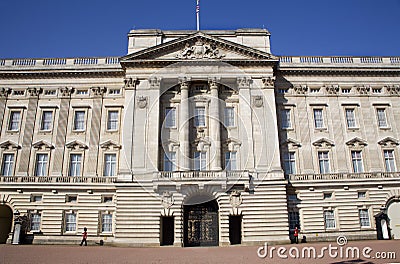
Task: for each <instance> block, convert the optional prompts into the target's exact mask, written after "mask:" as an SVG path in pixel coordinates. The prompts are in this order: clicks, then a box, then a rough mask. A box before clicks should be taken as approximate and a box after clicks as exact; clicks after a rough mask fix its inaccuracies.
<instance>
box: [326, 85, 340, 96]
mask: <svg viewBox="0 0 400 264" xmlns="http://www.w3.org/2000/svg"><path fill="white" fill-rule="evenodd" d="M325 90H326V92H327V93H328V94H338V93H339V91H340V87H339V85H328V86H325Z"/></svg>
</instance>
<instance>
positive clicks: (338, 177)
mask: <svg viewBox="0 0 400 264" xmlns="http://www.w3.org/2000/svg"><path fill="white" fill-rule="evenodd" d="M394 178H400V172H365V173H329V174H291V175H289V181H290V182H292V183H304V182H311V181H343V180H349V181H351V180H370V179H377V180H380V179H394Z"/></svg>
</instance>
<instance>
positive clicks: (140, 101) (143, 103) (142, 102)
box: [137, 96, 148, 109]
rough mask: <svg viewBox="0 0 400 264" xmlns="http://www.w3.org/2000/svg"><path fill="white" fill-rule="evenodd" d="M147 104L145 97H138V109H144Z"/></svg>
mask: <svg viewBox="0 0 400 264" xmlns="http://www.w3.org/2000/svg"><path fill="white" fill-rule="evenodd" d="M147 103H148V98H147V97H146V96H139V97H138V98H137V104H138V106H139V108H140V109H144V108H146V106H147Z"/></svg>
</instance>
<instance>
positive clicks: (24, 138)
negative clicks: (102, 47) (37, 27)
mask: <svg viewBox="0 0 400 264" xmlns="http://www.w3.org/2000/svg"><path fill="white" fill-rule="evenodd" d="M269 37H270V34H269V32H268V31H267V30H261V29H242V30H235V31H233V30H232V31H200V32H197V31H160V30H132V31H131V32H130V33H129V34H128V54H127V55H126V56H124V57H118V58H116V57H107V58H76V59H63V58H60V59H14V60H2V59H0V116H2V119H1V120H2V123H1V125H0V129H1V131H0V154H1V174H2V176H1V177H0V214H1V215H0V216H1V221H4V223H7V225H4V226H6V227H4V228H2V230H0V235H1V236H0V240H2V241H0V242H5V240H6V239H7V238H8V239H9V241H11V238H12V236H13V232H12V231H13V230H14V229H13V228H14V226H15V225H16V224H15V223H17V222H18V221H19V222H22V225H23V227H24V228H25V229H26V232H27V237H29V238H30V239H31V240H32V241H33V243H53V244H54V243H76V242H77V241H78V240H79V237H80V233H81V232H82V230H83V227H87V228H88V233H89V238H90V239H91V240H92V241H100V240H103V241H104V242H105V243H109V244H123V245H132V246H157V245H175V246H202V245H230V244H247V245H250V244H259V243H263V242H265V241H268V242H275V243H282V242H288V241H289V239H290V233H291V231H292V229H293V228H294V226H295V225H298V226H299V227H300V230H301V234H302V235H306V236H307V239H310V240H312V239H321V237H322V238H323V239H334V238H336V236H337V235H338V234H345V235H347V236H350V237H352V238H356V239H360V238H372V237H376V236H377V233H379V234H381V235H382V228H381V227H380V225H381V224H382V223H383V224H385V223H384V222H382V223H381V218H382V219H386V220H388V221H387V222H386V224H388V225H389V226H390V227H391V228H392V230H391V234H393V235H394V237H395V238H399V236H400V235H399V233H398V232H399V230H398V228H397V229H396V224H397V225H398V223H399V222H398V221H399V219H398V217H399V216H398V210H397V208H398V204H399V202H398V200H399V195H400V189H399V186H400V184H399V178H400V175H399V173H398V172H397V166H400V160H399V153H398V145H399V139H400V131H399V128H397V122H398V121H397V120H400V116H398V115H399V114H398V113H399V108H400V103H399V102H400V101H399V94H400V90H399V85H400V75H399V72H400V59H399V58H397V57H392V58H382V57H376V58H375V57H361V58H357V57H276V56H274V55H272V54H271V51H270V42H269ZM10 212H11V213H10ZM12 213H14V216H13V215H12ZM374 216H379V217H381V218H376V219H379V220H377V221H376V219H375V217H374ZM385 217H386V218H385ZM396 219H397V220H396ZM16 220H18V221H16ZM389 220H390V221H389ZM396 221H397V222H396ZM378 222H379V223H378ZM377 223H378V225H379V226H378V227H377ZM8 229H10V230H8ZM379 234H378V235H379ZM383 236H384V237H386V236H389V234H388V233H387V232H386V233H385V232H383Z"/></svg>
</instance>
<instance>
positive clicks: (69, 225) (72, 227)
mask: <svg viewBox="0 0 400 264" xmlns="http://www.w3.org/2000/svg"><path fill="white" fill-rule="evenodd" d="M75 231H76V212H67V213H65V232H75Z"/></svg>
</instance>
